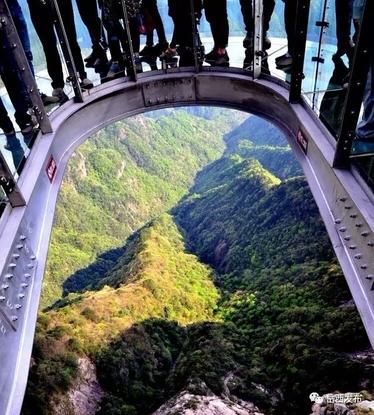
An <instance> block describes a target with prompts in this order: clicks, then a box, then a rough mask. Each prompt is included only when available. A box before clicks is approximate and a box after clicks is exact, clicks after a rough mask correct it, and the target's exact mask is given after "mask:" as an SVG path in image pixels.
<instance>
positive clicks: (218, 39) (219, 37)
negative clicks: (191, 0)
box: [204, 0, 229, 49]
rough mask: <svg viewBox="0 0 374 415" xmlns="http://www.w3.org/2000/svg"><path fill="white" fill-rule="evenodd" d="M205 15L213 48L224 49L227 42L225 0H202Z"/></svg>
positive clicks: (227, 27) (227, 28) (227, 30)
mask: <svg viewBox="0 0 374 415" xmlns="http://www.w3.org/2000/svg"><path fill="white" fill-rule="evenodd" d="M204 8H205V17H206V19H207V21H208V22H209V24H210V28H211V31H212V35H213V40H214V48H215V49H226V47H227V45H228V42H229V22H228V17H227V0H204Z"/></svg>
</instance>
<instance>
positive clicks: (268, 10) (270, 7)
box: [263, 0, 275, 35]
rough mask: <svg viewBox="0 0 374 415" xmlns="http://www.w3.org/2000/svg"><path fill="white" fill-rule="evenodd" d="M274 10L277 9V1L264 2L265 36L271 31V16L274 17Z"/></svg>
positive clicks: (268, 0)
mask: <svg viewBox="0 0 374 415" xmlns="http://www.w3.org/2000/svg"><path fill="white" fill-rule="evenodd" d="M274 8H275V1H274V0H264V5H263V16H264V18H263V24H264V27H263V31H264V34H265V35H266V32H267V31H268V30H269V26H270V20H271V16H272V15H273V12H274Z"/></svg>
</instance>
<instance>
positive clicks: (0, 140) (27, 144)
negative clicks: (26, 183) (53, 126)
mask: <svg viewBox="0 0 374 415" xmlns="http://www.w3.org/2000/svg"><path fill="white" fill-rule="evenodd" d="M36 134H37V132H36V131H33V132H30V133H27V134H22V133H15V134H7V135H5V134H1V135H0V151H1V152H2V154H3V156H4V158H5V160H6V162H7V164H8V167H9V169H10V171H11V173H12V174H13V175H14V176H15V178H17V177H18V176H19V174H20V173H21V171H22V168H23V166H24V164H25V161H26V158H27V157H28V155H29V154H30V149H31V147H32V145H33V142H34V140H35V137H36Z"/></svg>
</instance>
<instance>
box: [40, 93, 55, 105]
mask: <svg viewBox="0 0 374 415" xmlns="http://www.w3.org/2000/svg"><path fill="white" fill-rule="evenodd" d="M40 98H41V99H42V102H43V105H44V106H45V107H46V106H47V105H52V104H57V103H58V102H59V100H58V98H57V97H55V96H53V94H52V96H50V95H47V94H44V93H43V92H41V93H40Z"/></svg>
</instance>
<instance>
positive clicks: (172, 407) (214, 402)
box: [153, 391, 264, 415]
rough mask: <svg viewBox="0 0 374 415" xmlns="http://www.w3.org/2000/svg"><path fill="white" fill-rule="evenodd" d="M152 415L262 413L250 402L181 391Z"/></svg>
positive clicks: (261, 414)
mask: <svg viewBox="0 0 374 415" xmlns="http://www.w3.org/2000/svg"><path fill="white" fill-rule="evenodd" d="M153 415H264V414H263V413H261V412H260V411H259V410H258V408H257V407H256V406H255V405H254V404H253V403H251V402H246V401H242V400H238V401H233V400H231V399H228V398H222V397H219V396H217V395H214V394H211V395H209V396H204V395H194V394H192V393H190V392H187V391H183V392H181V393H180V394H179V395H177V396H176V397H174V398H172V399H170V400H169V401H168V402H166V403H165V404H164V405H162V406H161V407H160V408H159V409H158V410H157V411H156V412H154V413H153Z"/></svg>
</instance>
